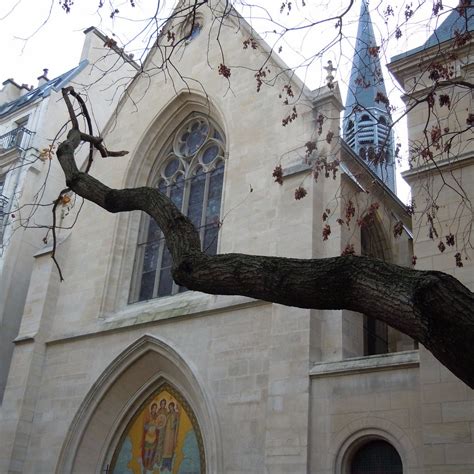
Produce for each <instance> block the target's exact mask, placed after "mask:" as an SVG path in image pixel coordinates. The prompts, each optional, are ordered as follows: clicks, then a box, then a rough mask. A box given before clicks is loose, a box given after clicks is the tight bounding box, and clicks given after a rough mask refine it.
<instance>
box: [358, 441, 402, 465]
mask: <svg viewBox="0 0 474 474" xmlns="http://www.w3.org/2000/svg"><path fill="white" fill-rule="evenodd" d="M350 466H351V467H350V474H382V473H383V474H403V466H402V460H401V459H400V455H399V454H398V453H397V450H396V449H395V448H394V447H393V446H392V445H391V444H390V443H387V441H384V440H382V439H377V440H373V441H369V442H368V443H366V444H364V445H363V446H362V447H361V448H359V449H358V450H357V451H356V453H355V454H354V456H353V458H352V460H351V463H350Z"/></svg>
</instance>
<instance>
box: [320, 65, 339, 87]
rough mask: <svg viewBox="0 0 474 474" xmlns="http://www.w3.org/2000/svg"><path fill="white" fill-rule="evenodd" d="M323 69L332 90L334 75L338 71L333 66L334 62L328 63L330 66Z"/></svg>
mask: <svg viewBox="0 0 474 474" xmlns="http://www.w3.org/2000/svg"><path fill="white" fill-rule="evenodd" d="M323 69H325V70H326V73H327V76H326V83H327V85H328V87H329V88H330V89H332V88H333V87H334V84H333V82H334V75H333V72H335V71H336V68H335V67H334V66H333V65H332V61H331V60H329V61H328V65H327V66H324V67H323Z"/></svg>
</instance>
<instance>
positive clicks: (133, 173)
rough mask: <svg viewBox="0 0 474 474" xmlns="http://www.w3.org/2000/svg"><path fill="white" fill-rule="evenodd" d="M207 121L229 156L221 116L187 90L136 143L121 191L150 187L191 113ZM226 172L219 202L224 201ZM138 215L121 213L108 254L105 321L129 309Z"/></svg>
mask: <svg viewBox="0 0 474 474" xmlns="http://www.w3.org/2000/svg"><path fill="white" fill-rule="evenodd" d="M193 112H194V113H199V114H203V115H206V116H208V117H210V118H211V119H212V120H213V121H214V122H216V123H217V124H218V125H219V127H220V128H221V129H222V131H223V132H224V135H225V143H226V150H225V155H226V156H227V154H228V149H229V143H230V137H229V134H230V132H229V129H228V126H227V122H226V121H225V120H224V115H223V113H222V112H221V111H220V109H219V108H218V107H217V105H216V104H215V103H214V101H212V100H211V98H210V97H209V96H207V95H203V94H202V93H199V92H197V91H191V90H189V89H186V90H185V91H182V92H180V93H178V94H177V95H176V96H174V97H173V98H172V99H171V100H170V101H169V102H168V103H167V105H166V106H165V107H163V108H162V109H161V110H159V111H158V112H157V114H156V115H155V117H154V119H153V120H152V121H151V123H150V124H149V126H148V127H147V129H146V131H145V132H144V134H143V135H142V136H141V137H140V139H139V140H138V145H137V147H136V149H135V150H134V151H133V153H132V158H131V160H130V162H129V164H128V167H127V170H126V173H125V175H124V180H123V183H122V188H134V187H139V186H146V185H149V184H150V178H151V177H152V175H153V169H154V168H156V165H157V164H156V159H157V156H158V154H159V153H160V151H162V150H163V148H164V147H165V144H166V143H167V141H168V140H169V137H170V136H171V135H172V134H173V132H174V131H175V130H176V128H177V127H178V126H179V125H180V124H181V123H182V122H183V121H184V120H185V119H186V118H187V117H188V116H189V115H190V114H192V113H193ZM225 183H226V172H224V187H223V194H222V202H224V198H225V187H226V186H225ZM140 214H141V213H140V212H125V213H120V214H119V216H118V218H117V220H116V225H115V228H114V234H113V242H112V252H111V254H110V258H109V263H108V268H107V272H106V275H107V277H106V281H105V285H104V290H103V294H102V299H101V307H100V317H107V316H108V315H112V314H114V313H116V312H117V311H119V310H121V309H124V308H125V307H126V306H127V305H128V299H129V294H130V284H131V279H132V269H133V267H134V265H133V262H134V258H135V252H136V243H137V238H138V231H139V227H140Z"/></svg>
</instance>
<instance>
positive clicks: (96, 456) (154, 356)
mask: <svg viewBox="0 0 474 474" xmlns="http://www.w3.org/2000/svg"><path fill="white" fill-rule="evenodd" d="M163 382H166V383H167V384H169V385H170V386H172V387H173V388H174V389H176V391H177V392H179V393H180V394H181V396H182V397H183V398H184V399H185V400H186V402H187V403H188V404H189V406H190V408H191V410H192V411H193V413H194V415H195V417H196V420H197V423H198V425H199V427H200V430H201V433H202V437H203V444H204V452H205V458H206V466H207V469H206V471H207V473H215V474H218V473H220V472H223V464H222V452H221V441H220V430H219V426H218V419H217V413H216V411H215V409H214V407H213V404H212V402H211V399H210V397H209V396H208V394H207V393H206V391H205V390H204V388H203V384H202V383H201V382H200V381H199V379H198V376H197V375H196V373H195V372H194V371H193V369H192V368H191V367H190V366H189V365H188V364H187V363H186V362H185V361H184V359H183V358H182V357H181V356H180V355H179V354H178V352H177V351H176V350H175V349H173V348H172V347H171V346H170V345H169V344H167V343H165V342H164V341H161V340H159V339H157V338H155V337H154V336H151V335H144V336H142V337H141V338H140V339H138V340H137V341H135V342H134V343H133V344H132V345H131V346H129V347H128V348H127V349H126V350H125V351H123V352H122V353H121V354H120V355H119V356H118V357H117V358H116V359H115V360H114V361H113V362H112V363H111V364H110V365H109V366H108V367H107V369H106V370H105V371H104V372H103V373H102V375H101V376H100V378H99V379H98V380H97V381H96V383H95V384H94V385H93V387H92V388H91V389H90V391H89V393H88V394H87V395H86V397H85V399H84V401H83V402H82V404H81V406H80V407H79V410H78V411H77V413H76V415H75V416H74V419H73V421H72V423H71V425H70V427H69V430H68V433H67V435H66V439H65V442H64V444H63V447H62V450H61V454H60V458H59V462H58V465H57V468H56V474H63V473H65V472H67V473H71V474H79V473H80V474H86V473H87V474H99V473H102V472H105V471H104V469H105V468H106V466H107V464H108V463H109V462H110V460H111V457H112V455H113V452H114V450H115V447H116V446H117V444H118V443H119V440H120V436H121V435H122V433H123V430H124V428H125V427H126V426H127V424H128V422H129V421H130V420H131V419H132V417H133V416H134V415H135V413H136V411H137V409H138V407H140V406H141V405H142V404H143V403H144V401H145V400H146V399H147V398H148V397H149V396H150V395H151V394H152V393H153V392H154V391H155V390H156V388H157V387H158V386H159V385H160V384H161V383H163ZM203 474H204V473H203Z"/></svg>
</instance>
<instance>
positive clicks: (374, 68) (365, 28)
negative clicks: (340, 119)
mask: <svg viewBox="0 0 474 474" xmlns="http://www.w3.org/2000/svg"><path fill="white" fill-rule="evenodd" d="M376 47H377V43H376V39H375V34H374V28H373V25H372V20H371V18H370V13H369V8H368V5H367V3H366V0H362V2H361V9H360V16H359V26H358V29H357V40H356V45H355V49H354V58H353V61H352V69H351V76H350V82H349V88H348V91H347V98H346V110H345V114H344V115H345V116H348V115H351V114H352V113H353V108H354V107H356V106H358V107H361V108H363V109H370V108H374V107H379V108H382V107H380V106H378V104H377V103H376V102H375V98H376V96H377V93H378V92H380V93H381V94H383V95H384V96H386V95H387V93H386V89H385V84H384V81H383V75H382V67H381V65H380V59H379V57H378V54H376V52H375V50H372V49H371V48H376Z"/></svg>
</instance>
